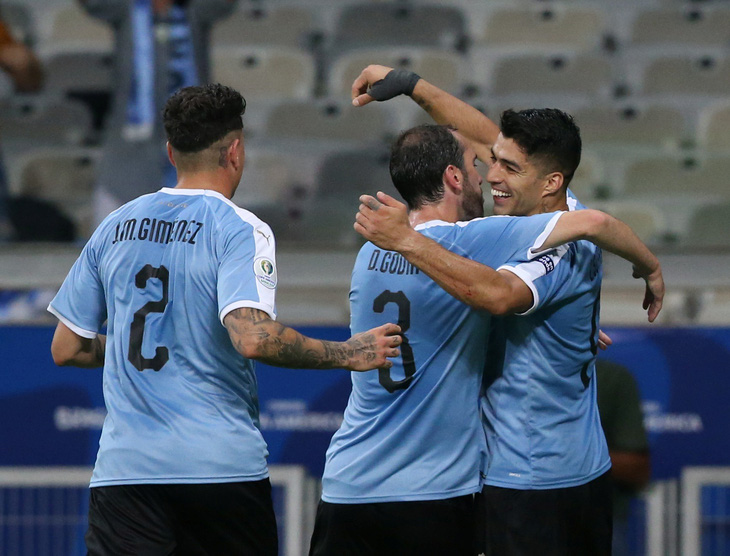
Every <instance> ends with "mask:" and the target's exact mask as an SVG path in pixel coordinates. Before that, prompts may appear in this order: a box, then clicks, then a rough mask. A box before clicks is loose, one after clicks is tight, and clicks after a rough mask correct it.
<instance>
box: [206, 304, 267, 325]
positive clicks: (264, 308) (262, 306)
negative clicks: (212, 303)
mask: <svg viewBox="0 0 730 556" xmlns="http://www.w3.org/2000/svg"><path fill="white" fill-rule="evenodd" d="M243 307H246V308H249V309H260V310H261V311H263V312H264V313H266V314H268V315H269V316H270V317H271V319H272V320H276V313H275V312H274V309H273V308H272V307H271V305H269V304H267V303H259V302H257V301H250V300H243V301H234V302H233V303H229V304H228V305H226V306H225V307H223V309H222V310H221V312H220V315H219V316H218V318H219V319H220V321H221V324H223V319H224V318H226V315H227V314H228V313H230V312H231V311H234V310H236V309H241V308H243Z"/></svg>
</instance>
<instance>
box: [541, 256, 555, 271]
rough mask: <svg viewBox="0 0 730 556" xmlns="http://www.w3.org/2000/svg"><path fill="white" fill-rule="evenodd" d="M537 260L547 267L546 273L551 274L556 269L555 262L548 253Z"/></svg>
mask: <svg viewBox="0 0 730 556" xmlns="http://www.w3.org/2000/svg"><path fill="white" fill-rule="evenodd" d="M537 261H538V262H539V263H540V264H542V266H544V267H545V274H550V273H551V272H552V271H553V270H554V269H555V263H554V262H553V259H552V258H551V257H549V256H548V255H543V256H542V257H540V258H539V259H537Z"/></svg>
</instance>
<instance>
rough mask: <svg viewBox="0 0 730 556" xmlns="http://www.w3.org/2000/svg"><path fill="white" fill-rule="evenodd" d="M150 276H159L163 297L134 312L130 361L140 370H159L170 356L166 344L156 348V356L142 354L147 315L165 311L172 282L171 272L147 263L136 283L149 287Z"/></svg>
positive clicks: (131, 328)
mask: <svg viewBox="0 0 730 556" xmlns="http://www.w3.org/2000/svg"><path fill="white" fill-rule="evenodd" d="M150 278H157V279H158V280H159V281H160V282H162V299H160V300H159V301H148V302H147V303H145V304H144V305H142V307H141V308H140V310H139V311H137V312H136V313H134V319H132V326H131V327H130V329H129V355H128V357H127V358H128V359H129V362H130V363H131V364H132V365H134V368H135V369H137V370H138V371H139V372H142V371H144V370H145V369H152V370H153V371H159V370H160V369H161V368H162V366H163V365H164V364H165V363H167V360H168V359H169V358H170V354H169V353H168V350H167V348H166V347H164V346H158V347H156V348H155V356H154V357H153V358H152V359H148V358H146V357H143V356H142V338H144V325H145V320H146V318H147V315H148V314H150V313H164V312H165V307H166V306H167V288H168V285H169V283H170V272H169V271H168V270H167V269H166V268H165V267H164V266H160V267H159V268H158V267H154V266H152V265H151V264H148V265H145V266H144V267H143V268H142V270H140V271H139V272H138V273H137V275H136V276H135V277H134V285H135V286H137V287H138V288H140V289H144V288H146V287H147V281H148V280H149V279H150Z"/></svg>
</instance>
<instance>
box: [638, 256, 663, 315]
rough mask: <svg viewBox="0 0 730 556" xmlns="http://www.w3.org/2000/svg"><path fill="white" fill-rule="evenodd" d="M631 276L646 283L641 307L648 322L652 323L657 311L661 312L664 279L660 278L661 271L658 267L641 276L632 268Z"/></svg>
mask: <svg viewBox="0 0 730 556" xmlns="http://www.w3.org/2000/svg"><path fill="white" fill-rule="evenodd" d="M633 276H634V278H642V279H643V280H644V281H645V282H646V291H645V293H644V302H643V303H642V304H641V306H642V307H643V308H644V309H645V310H647V312H648V315H649V322H654V320H655V319H656V318H657V315H658V314H659V311H661V310H662V303H663V302H664V277H663V276H662V269H661V267H660V266H658V267H657V268H656V270H654V271H653V272H652V273H651V274H649V275H643V274H641V273H639V272H638V271H637V269H636V268H635V267H634V274H633Z"/></svg>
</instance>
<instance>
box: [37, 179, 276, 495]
mask: <svg viewBox="0 0 730 556" xmlns="http://www.w3.org/2000/svg"><path fill="white" fill-rule="evenodd" d="M274 248H275V246H274V238H273V235H272V233H271V229H270V228H269V227H268V226H267V225H266V224H264V223H263V222H261V221H260V220H259V219H258V218H256V217H255V216H254V215H253V214H251V213H250V212H248V211H245V210H243V209H240V208H238V207H236V205H234V204H233V203H231V202H230V201H229V200H228V199H226V198H225V197H223V196H222V195H220V194H219V193H216V192H214V191H210V190H186V189H167V188H165V189H162V190H160V191H159V192H157V193H152V194H150V195H145V196H143V197H140V198H138V199H136V200H134V201H131V202H130V203H127V204H126V205H124V206H123V207H121V208H120V209H118V210H116V211H115V212H113V213H112V214H110V215H109V216H108V217H107V218H106V219H105V220H104V222H102V224H101V225H100V226H99V228H98V229H97V230H96V232H95V233H94V235H93V236H92V237H91V239H90V240H89V242H88V243H87V245H86V246H85V247H84V250H83V252H82V253H81V255H80V257H79V259H78V260H77V261H76V263H75V264H74V266H73V268H72V269H71V271H70V273H69V275H68V277H67V278H66V280H65V281H64V283H63V285H62V286H61V289H60V291H59V292H58V295H57V296H56V297H55V299H54V300H53V301H52V302H51V304H50V306H49V310H50V311H51V312H52V313H53V314H54V315H56V316H57V317H58V318H59V319H60V320H61V321H62V322H63V323H64V324H66V325H67V326H68V327H69V328H70V329H71V330H73V331H74V332H75V333H77V334H78V335H80V336H83V337H85V338H93V337H94V336H95V335H96V333H97V332H99V330H100V329H101V327H102V325H103V324H104V321H107V344H106V359H105V363H104V399H105V403H106V407H107V417H106V419H105V421H104V428H103V430H102V435H101V441H100V446H99V453H98V455H97V460H96V465H95V467H94V474H93V477H92V480H91V486H92V487H94V486H107V485H122V484H134V483H216V482H233V481H248V480H259V479H263V478H266V477H267V476H268V472H267V468H266V456H267V455H268V453H267V449H266V443H265V442H264V439H263V437H262V436H261V433H260V432H259V430H258V428H257V425H258V415H259V408H258V399H257V386H256V376H255V374H254V362H253V361H250V360H248V359H245V358H244V357H242V356H241V355H240V354H239V353H238V352H237V351H236V350H235V349H234V347H233V345H232V344H231V340H230V338H229V336H228V332H227V330H226V328H225V327H224V326H223V324H222V322H223V318H224V317H225V316H226V315H227V314H228V313H229V312H230V311H232V310H234V309H236V308H240V307H252V308H256V309H260V310H262V311H264V312H266V313H268V314H269V315H270V316H271V317H272V318H275V316H276V315H275V305H274V294H275V288H276V263H275V256H274Z"/></svg>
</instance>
